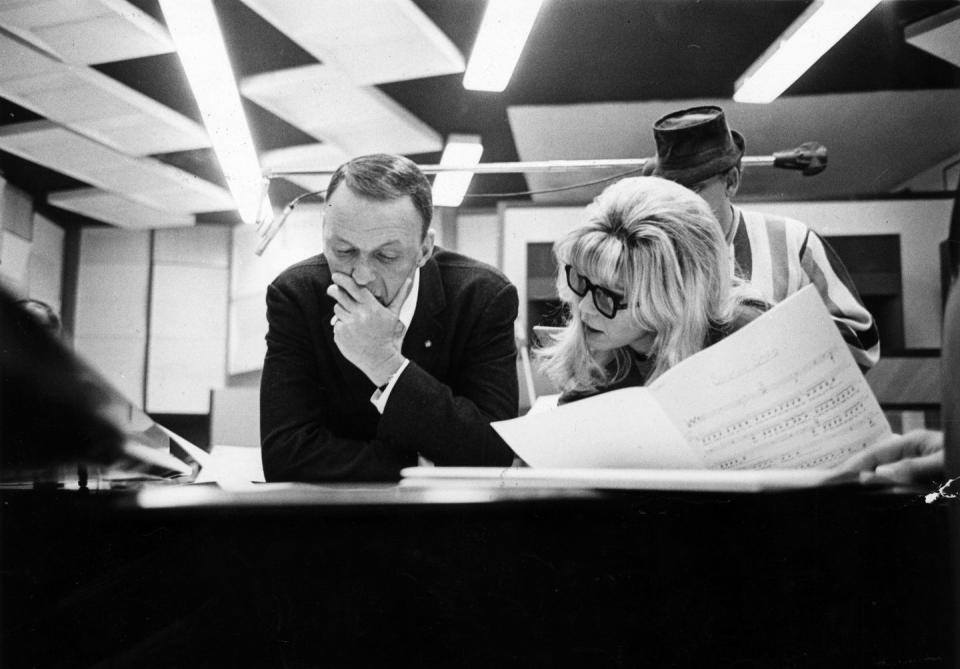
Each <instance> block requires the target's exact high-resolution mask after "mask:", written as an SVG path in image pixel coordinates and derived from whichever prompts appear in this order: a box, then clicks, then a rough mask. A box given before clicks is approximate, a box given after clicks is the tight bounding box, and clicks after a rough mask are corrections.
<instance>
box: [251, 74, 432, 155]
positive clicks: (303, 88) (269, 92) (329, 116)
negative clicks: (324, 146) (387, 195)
mask: <svg viewBox="0 0 960 669" xmlns="http://www.w3.org/2000/svg"><path fill="white" fill-rule="evenodd" d="M240 90H241V91H242V93H243V94H244V95H245V96H246V97H248V98H250V99H251V100H253V101H254V102H256V103H257V104H259V105H260V106H261V107H264V108H265V109H267V110H269V111H270V112H272V113H274V114H276V115H277V116H279V117H280V118H282V119H284V120H285V121H287V122H288V123H290V124H291V125H294V126H296V127H298V128H300V129H301V130H303V131H304V132H306V133H307V134H309V135H312V136H313V137H316V138H317V139H320V140H323V141H324V142H330V143H332V144H335V145H336V146H338V147H340V148H341V149H342V150H343V151H345V152H346V153H347V154H348V155H351V156H356V155H362V154H366V153H376V152H386V153H400V154H412V153H430V152H433V151H439V150H440V149H441V148H442V147H443V138H442V137H441V136H440V134H439V133H437V132H436V131H435V130H433V129H432V128H430V127H429V126H428V125H427V124H426V123H424V122H423V121H421V120H420V119H419V118H417V117H416V116H414V115H413V114H411V113H410V112H409V111H407V110H406V109H405V108H403V107H402V106H400V105H399V104H398V103H397V102H396V101H394V100H393V98H391V97H390V96H388V95H387V94H386V93H383V92H382V91H380V90H379V89H377V88H376V87H373V86H356V85H354V83H353V82H352V81H350V79H348V78H347V77H346V76H344V75H343V74H342V73H340V72H338V71H336V70H335V69H333V68H330V67H327V66H325V65H307V66H305V67H298V68H292V69H288V70H281V71H278V72H270V73H267V74H261V75H257V76H255V77H249V78H247V79H244V80H243V82H242V83H241V86H240Z"/></svg>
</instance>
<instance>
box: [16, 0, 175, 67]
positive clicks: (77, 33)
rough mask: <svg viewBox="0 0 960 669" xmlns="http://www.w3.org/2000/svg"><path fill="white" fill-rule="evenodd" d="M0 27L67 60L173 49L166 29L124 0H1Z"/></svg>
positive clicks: (89, 60) (117, 57) (116, 57)
mask: <svg viewBox="0 0 960 669" xmlns="http://www.w3.org/2000/svg"><path fill="white" fill-rule="evenodd" d="M0 26H3V27H4V28H6V29H7V30H9V31H10V32H13V33H14V34H16V35H18V36H19V37H21V38H22V39H24V40H26V41H29V42H30V43H32V44H35V45H37V46H38V47H40V48H42V49H44V50H46V51H49V52H50V53H52V54H53V55H55V56H57V57H58V58H60V59H62V60H64V61H66V62H68V63H84V64H95V63H107V62H111V61H117V60H129V59H131V58H142V57H144V56H155V55H157V54H161V53H170V52H171V51H173V50H174V46H173V42H172V41H171V39H170V36H169V34H168V33H167V31H166V29H165V28H164V27H163V26H162V25H161V24H160V23H159V22H157V21H156V20H155V19H153V18H152V17H151V16H150V15H148V14H146V13H144V12H143V11H141V10H140V9H138V8H137V7H135V6H133V5H132V4H130V3H129V2H126V1H125V0H7V1H6V2H4V3H2V4H0ZM105 35H109V39H104V36H105Z"/></svg>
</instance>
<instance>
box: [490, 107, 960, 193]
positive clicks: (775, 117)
mask: <svg viewBox="0 0 960 669" xmlns="http://www.w3.org/2000/svg"><path fill="white" fill-rule="evenodd" d="M703 104H718V105H720V106H722V107H723V108H724V110H725V112H726V116H727V121H728V123H729V124H730V127H731V128H733V129H735V130H738V131H740V132H741V133H742V134H743V135H744V137H745V138H746V153H747V155H749V156H769V155H771V154H773V153H774V152H776V151H782V150H787V149H791V148H794V147H796V146H798V145H799V144H801V143H803V142H808V141H815V142H820V143H821V144H824V145H825V146H826V147H827V151H828V163H827V169H826V170H825V171H824V172H822V173H821V174H819V175H815V176H810V177H805V176H802V175H801V174H800V173H799V172H795V171H789V170H783V169H775V168H770V167H755V168H749V169H748V170H746V173H745V177H744V181H743V185H742V186H741V188H740V194H741V195H742V196H744V197H767V198H772V199H778V198H815V197H843V196H845V195H846V194H848V193H861V194H865V193H884V192H889V191H890V190H892V189H893V188H895V187H896V186H898V185H899V184H901V183H903V182H904V181H906V180H908V179H909V178H910V177H912V176H914V175H916V174H917V173H919V172H921V171H923V170H924V169H926V168H927V167H929V166H930V165H932V164H934V163H936V162H938V161H940V160H943V159H945V158H947V157H949V156H951V155H953V154H955V153H956V152H957V151H958V149H960V121H958V117H957V113H956V110H957V109H960V90H958V89H953V90H951V89H945V90H933V91H897V92H894V91H884V92H875V93H849V94H843V95H813V96H798V97H781V98H779V99H778V100H776V101H774V102H773V103H771V104H768V105H751V104H741V103H736V102H732V101H730V100H724V99H716V98H696V99H686V100H672V101H667V102H664V101H658V102H618V103H598V104H587V105H557V106H540V105H537V106H517V107H511V108H510V109H509V110H508V114H509V117H510V125H511V129H512V131H513V136H514V139H515V141H516V143H517V149H518V152H519V155H520V159H521V160H524V161H528V160H574V159H584V158H592V157H597V156H603V157H607V158H630V157H634V158H635V157H648V156H652V155H654V154H655V153H656V145H655V143H654V140H653V131H652V128H651V125H652V123H653V122H654V121H655V120H656V119H658V118H660V117H661V116H663V115H664V114H667V113H669V112H671V111H674V110H677V109H683V108H685V107H693V106H698V105H703ZM617 173H618V172H617V171H616V170H613V171H605V172H597V171H589V172H579V173H573V172H557V173H540V174H528V175H527V182H528V183H529V184H530V188H531V189H533V190H545V189H552V188H562V187H566V186H569V185H571V184H576V183H583V182H587V181H591V180H594V179H598V178H602V177H604V176H612V175H614V174H617ZM602 189H603V185H595V186H591V187H588V188H581V189H576V190H568V191H560V192H556V193H543V194H541V195H537V196H535V197H534V199H537V200H540V201H550V202H560V201H563V202H584V201H587V200H589V199H590V198H592V197H594V196H595V195H597V194H598V193H599V192H600V190H602Z"/></svg>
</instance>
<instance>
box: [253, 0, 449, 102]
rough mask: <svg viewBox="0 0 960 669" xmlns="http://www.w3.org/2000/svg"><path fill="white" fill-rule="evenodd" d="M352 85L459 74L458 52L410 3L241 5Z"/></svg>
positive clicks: (261, 1) (275, 1) (286, 0)
mask: <svg viewBox="0 0 960 669" xmlns="http://www.w3.org/2000/svg"><path fill="white" fill-rule="evenodd" d="M244 2H245V3H246V4H247V5H248V6H250V8H251V9H253V10H254V11H256V12H257V13H258V14H260V15H261V16H262V17H263V18H264V19H266V20H267V21H269V22H270V23H272V24H273V25H274V26H276V27H277V28H278V29H279V30H281V31H282V32H285V33H286V34H287V35H289V36H290V38H291V39H292V40H293V41H294V42H296V43H297V44H299V45H300V46H301V47H303V49H304V50H305V51H307V52H308V53H310V54H311V55H313V56H314V57H315V58H316V59H317V60H319V61H321V62H322V63H325V64H327V65H330V66H334V67H336V68H337V69H339V70H340V71H342V72H343V73H344V74H345V75H347V76H348V77H349V78H350V79H351V80H352V81H353V82H354V83H357V84H381V83H386V82H389V81H404V80H408V79H421V78H424V77H435V76H440V75H445V74H456V73H458V72H463V70H464V67H465V64H464V60H463V56H462V54H461V53H460V51H459V50H458V49H457V48H456V46H454V44H453V42H451V41H450V39H449V38H448V37H447V36H446V35H445V34H443V32H442V31H441V30H440V29H439V28H438V27H437V26H436V24H434V23H433V22H432V21H431V20H430V19H429V18H428V17H427V16H426V15H425V14H424V13H423V12H422V11H421V10H420V9H419V8H418V7H417V6H416V5H415V4H414V3H413V2H412V1H411V0H244Z"/></svg>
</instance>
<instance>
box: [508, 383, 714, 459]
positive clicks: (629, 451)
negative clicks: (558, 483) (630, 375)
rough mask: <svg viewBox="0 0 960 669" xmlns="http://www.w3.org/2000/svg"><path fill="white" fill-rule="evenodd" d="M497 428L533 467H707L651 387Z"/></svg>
mask: <svg viewBox="0 0 960 669" xmlns="http://www.w3.org/2000/svg"><path fill="white" fill-rule="evenodd" d="M493 427H494V429H495V430H496V431H497V432H498V433H499V434H500V436H501V437H503V439H504V441H506V442H507V443H508V444H509V445H510V447H511V448H512V449H513V450H514V452H515V453H516V454H517V455H519V456H520V458H521V459H523V461H524V462H526V463H527V464H528V465H530V466H531V467H663V468H675V469H683V468H687V467H701V466H702V463H701V462H700V461H699V460H698V459H697V458H696V457H695V456H694V454H693V452H692V451H691V450H690V448H689V447H688V446H687V445H686V443H685V442H684V439H683V435H682V434H681V433H680V432H679V431H678V430H677V428H676V427H674V425H673V423H672V422H671V421H670V419H669V418H668V417H667V415H666V414H665V413H664V412H663V409H661V408H660V405H659V404H658V403H657V401H656V399H654V397H653V395H652V394H651V392H650V390H649V389H647V388H639V387H638V388H625V389H623V390H620V391H617V392H612V393H606V394H604V395H598V396H596V397H588V398H586V399H583V400H580V401H579V402H573V403H571V404H564V405H562V406H559V407H556V408H555V409H552V410H548V411H541V412H537V413H534V414H527V415H526V416H524V417H522V418H515V419H513V420H506V421H500V422H497V423H494V424H493Z"/></svg>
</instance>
